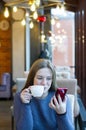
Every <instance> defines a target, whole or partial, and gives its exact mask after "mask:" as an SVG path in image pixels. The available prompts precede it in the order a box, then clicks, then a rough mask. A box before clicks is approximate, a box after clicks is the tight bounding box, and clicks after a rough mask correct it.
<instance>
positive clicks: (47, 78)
mask: <svg viewBox="0 0 86 130" xmlns="http://www.w3.org/2000/svg"><path fill="white" fill-rule="evenodd" d="M51 84H52V72H51V70H50V69H49V68H42V69H39V70H38V71H37V72H36V75H35V77H34V85H43V86H44V93H47V92H48V90H49V89H50V87H51Z"/></svg>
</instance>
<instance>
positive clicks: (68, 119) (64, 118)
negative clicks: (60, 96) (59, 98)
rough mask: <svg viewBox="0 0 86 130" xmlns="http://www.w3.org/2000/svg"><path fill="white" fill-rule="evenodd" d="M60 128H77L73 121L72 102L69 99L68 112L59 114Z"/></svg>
mask: <svg viewBox="0 0 86 130" xmlns="http://www.w3.org/2000/svg"><path fill="white" fill-rule="evenodd" d="M57 118H58V130H75V126H74V122H73V121H72V114H71V103H70V101H69V99H68V100H67V112H66V113H65V114H63V115H57Z"/></svg>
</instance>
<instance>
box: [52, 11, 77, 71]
mask: <svg viewBox="0 0 86 130" xmlns="http://www.w3.org/2000/svg"><path fill="white" fill-rule="evenodd" d="M74 15H75V14H74V13H73V12H70V11H65V12H64V14H63V15H60V14H59V13H58V12H57V11H56V9H52V10H51V17H52V23H51V24H52V40H51V46H52V62H53V63H54V64H55V65H56V66H70V67H71V68H73V69H74V66H75V43H74V41H75V33H74V28H75V25H74ZM73 71H74V70H73Z"/></svg>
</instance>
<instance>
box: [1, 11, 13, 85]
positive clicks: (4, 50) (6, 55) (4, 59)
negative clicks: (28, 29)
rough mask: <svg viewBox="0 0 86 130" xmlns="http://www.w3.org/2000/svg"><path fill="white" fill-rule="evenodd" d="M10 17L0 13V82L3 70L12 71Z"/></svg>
mask: <svg viewBox="0 0 86 130" xmlns="http://www.w3.org/2000/svg"><path fill="white" fill-rule="evenodd" d="M11 51H12V43H11V18H8V19H5V18H4V16H3V14H2V13H1V14H0V83H1V75H2V74H3V73H4V72H9V73H12V58H11V57H12V52H11Z"/></svg>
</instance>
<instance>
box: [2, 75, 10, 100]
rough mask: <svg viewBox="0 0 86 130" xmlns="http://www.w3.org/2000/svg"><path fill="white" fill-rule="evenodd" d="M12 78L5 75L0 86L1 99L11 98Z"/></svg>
mask: <svg viewBox="0 0 86 130" xmlns="http://www.w3.org/2000/svg"><path fill="white" fill-rule="evenodd" d="M10 87H11V76H10V73H3V74H2V80H1V84H0V98H10V96H11V89H10Z"/></svg>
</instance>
